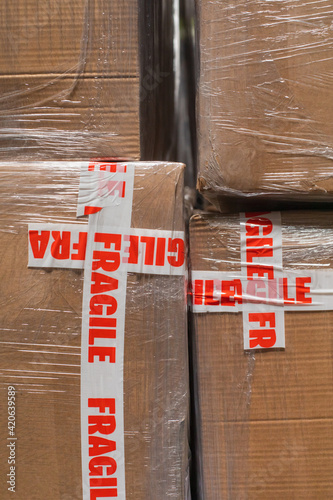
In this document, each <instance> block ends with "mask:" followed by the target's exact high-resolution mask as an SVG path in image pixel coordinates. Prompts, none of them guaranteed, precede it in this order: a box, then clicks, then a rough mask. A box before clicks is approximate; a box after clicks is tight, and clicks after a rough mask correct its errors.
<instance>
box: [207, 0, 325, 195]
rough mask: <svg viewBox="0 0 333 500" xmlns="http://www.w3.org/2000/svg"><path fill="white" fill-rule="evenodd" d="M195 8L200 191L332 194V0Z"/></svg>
mask: <svg viewBox="0 0 333 500" xmlns="http://www.w3.org/2000/svg"><path fill="white" fill-rule="evenodd" d="M197 10H198V15H199V26H198V36H199V39H200V43H199V47H200V49H199V50H200V81H199V93H198V128H199V136H198V142H199V157H200V158H199V181H198V185H199V188H200V189H201V191H202V192H203V193H204V194H206V195H207V196H208V197H209V198H211V199H213V200H214V201H215V203H216V204H218V198H219V197H221V196H222V195H231V196H233V195H236V196H251V195H256V197H257V196H258V195H262V196H265V195H269V196H270V197H272V196H273V197H274V196H276V197H280V198H282V199H286V200H288V199H302V197H303V198H304V200H306V199H309V198H310V199H318V200H320V199H325V198H328V199H332V150H333V129H332V120H331V116H332V105H333V104H332V103H333V96H332V88H333V87H332V71H333V67H332V55H333V44H332V37H331V35H330V26H331V18H332V5H331V2H330V1H329V0H324V1H323V2H317V1H315V2H305V3H304V2H302V1H300V0H295V1H293V2H289V3H286V2H273V3H272V2H265V1H263V0H256V1H254V2H251V3H250V4H249V2H244V1H241V2H235V1H233V0H229V1H227V2H221V1H219V0H214V1H208V0H197Z"/></svg>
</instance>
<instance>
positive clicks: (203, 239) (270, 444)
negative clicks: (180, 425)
mask: <svg viewBox="0 0 333 500" xmlns="http://www.w3.org/2000/svg"><path fill="white" fill-rule="evenodd" d="M266 214H268V212H266ZM254 217H261V218H265V217H269V215H260V216H258V214H256V215H254ZM331 220H332V212H324V211H323V212H320V211H317V212H316V211H308V212H305V211H303V212H302V211H299V212H285V213H281V221H282V223H281V227H280V229H281V234H282V268H283V272H284V273H285V274H284V276H287V277H288V284H287V281H283V283H284V284H286V287H285V286H283V299H284V305H280V307H281V308H282V309H283V308H284V323H285V325H284V328H285V349H273V350H272V349H261V350H258V349H254V350H252V351H249V350H244V345H243V330H244V310H245V309H243V313H242V312H240V311H239V312H236V311H235V312H229V311H230V309H232V308H233V309H236V307H237V306H239V307H244V308H245V305H244V300H243V304H242V303H241V297H240V295H241V293H240V291H239V289H238V293H235V290H236V289H235V288H234V289H232V288H230V280H231V279H232V278H231V277H230V276H231V275H233V276H234V277H235V278H240V276H241V269H242V266H243V263H242V261H241V223H240V217H239V216H237V215H235V216H221V215H216V214H215V215H212V214H210V215H207V214H197V215H195V216H194V217H193V218H192V220H191V221H190V261H191V268H192V282H193V280H194V276H195V273H196V272H199V271H200V272H201V273H202V276H204V277H205V278H204V279H207V280H213V276H215V278H216V279H217V280H218V279H220V280H224V279H227V280H228V282H227V286H229V288H228V291H229V292H230V290H231V291H232V290H233V292H232V293H231V294H228V293H229V292H226V293H225V295H224V297H225V299H224V304H222V302H223V301H222V296H223V295H221V293H220V294H218V293H211V292H210V295H209V296H208V295H207V294H206V295H205V297H206V298H207V301H206V304H218V302H219V300H220V306H221V307H220V306H218V305H216V306H215V307H216V309H217V311H216V312H200V313H194V314H192V322H193V327H194V328H193V332H192V334H193V339H192V343H193V355H194V360H193V365H194V368H193V377H194V381H195V408H196V438H197V450H196V456H197V467H198V471H199V472H198V489H199V492H200V493H199V495H198V498H200V499H205V500H224V499H236V498H244V499H245V498H246V499H248V500H260V499H262V500H266V499H267V498H276V499H281V500H282V499H294V498H307V499H313V500H314V499H317V498H329V497H330V496H331V490H332V473H331V472H332V461H333V406H332V397H333V394H332V387H333V384H332V382H333V378H332V377H333V371H332V359H333V342H332V328H333V290H332V282H333V281H332V280H333V259H332V243H333V231H332V224H331ZM260 227H261V228H265V227H267V226H264V225H261V226H260ZM250 229H251V228H250ZM273 238H275V235H274V236H273ZM273 249H274V251H278V245H275V246H274V245H273ZM262 267H264V266H262ZM275 271H276V272H277V273H278V272H281V266H279V268H278V266H277V267H276V268H275ZM257 272H259V268H258V269H257ZM292 273H295V275H296V276H303V277H305V276H308V275H309V276H312V284H311V285H310V282H311V280H310V281H309V280H307V281H306V283H307V285H306V286H307V287H309V288H311V290H312V285H313V286H314V287H315V286H318V283H319V282H320V280H325V279H327V282H326V287H325V288H323V289H321V290H317V292H313V293H312V292H311V294H310V292H309V289H305V288H300V289H299V290H300V294H299V296H300V297H303V303H302V304H299V305H295V290H296V297H297V288H292V287H289V277H290V276H291V275H292ZM225 276H229V277H228V278H225ZM316 278H318V281H317V282H316ZM249 279H250V278H249ZM253 279H254V278H253ZM303 279H304V278H303ZM206 284H208V282H206ZM209 285H210V286H211V285H212V282H211V281H210V282H209ZM273 285H274V282H272V288H271V289H273ZM214 286H215V285H214ZM257 286H258V288H259V289H260V292H261V293H260V294H258V295H260V296H262V292H263V289H264V287H261V286H259V285H258V282H257ZM193 287H194V284H193ZM222 289H223V287H222ZM193 290H195V288H193ZM226 290H227V288H226ZM304 291H305V294H303V292H304ZM206 293H207V289H206ZM237 294H238V299H237ZM302 294H303V295H302ZM325 295H326V296H327V298H328V299H327V300H328V302H326V303H325V301H324V298H323V297H324V296H325ZM310 296H311V297H312V299H313V303H311V304H310V303H307V304H305V302H309V301H308V298H309V297H310ZM304 297H306V299H304ZM196 298H197V299H198V302H199V303H200V302H201V298H200V296H197V297H196V296H195V294H194V295H193V297H192V307H193V308H194V306H193V304H195V303H196ZM243 299H244V288H243ZM230 300H231V302H232V301H234V302H233V304H232V303H231V302H230ZM251 300H252V303H251ZM256 302H257V305H256ZM228 303H229V305H231V306H233V307H229V310H228V312H223V311H222V309H223V307H222V306H226V305H227V304H228ZM263 303H264V299H261V302H260V300H259V309H258V298H257V299H254V297H250V311H251V310H252V311H253V312H258V311H260V308H261V307H263V306H262V304H263ZM268 303H269V304H271V305H272V304H273V303H274V301H273V300H271V301H270V302H268ZM316 303H317V305H315V304H316ZM321 303H322V304H321ZM318 304H319V305H318ZM292 307H293V309H292ZM288 308H289V309H288ZM227 309H228V308H227ZM263 311H265V309H263ZM242 316H243V318H242Z"/></svg>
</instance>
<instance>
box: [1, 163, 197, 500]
mask: <svg viewBox="0 0 333 500" xmlns="http://www.w3.org/2000/svg"><path fill="white" fill-rule="evenodd" d="M87 165H88V162H87V163H85V162H81V163H80V162H52V163H50V162H49V163H48V162H34V163H1V164H0V179H1V188H0V189H1V201H0V206H1V210H0V211H1V215H0V217H1V219H0V248H1V255H2V259H1V267H0V286H1V304H2V306H1V308H2V313H1V340H0V342H1V354H0V376H1V380H0V382H1V383H0V398H1V403H0V404H1V408H2V411H1V417H0V428H1V433H0V457H1V464H2V469H3V473H2V474H1V483H0V490H1V492H2V493H1V498H3V499H7V498H8V499H9V498H11V497H12V495H13V493H12V491H8V488H9V487H10V486H11V484H10V474H12V470H10V466H11V464H10V463H9V459H11V458H13V459H14V462H12V464H14V467H15V473H14V483H15V487H14V489H15V495H14V496H15V498H17V500H26V499H29V500H39V499H40V500H45V499H46V498H47V499H48V500H76V499H78V500H81V499H82V498H83V493H82V482H83V483H85V484H86V485H87V484H88V482H89V475H88V473H87V477H82V468H81V459H82V456H83V455H84V454H85V452H86V453H87V450H84V449H83V448H82V445H81V431H80V427H81V425H82V429H84V426H85V422H84V421H82V422H81V415H80V397H81V400H83V401H84V394H85V389H86V388H85V387H82V388H81V390H80V379H81V378H82V375H84V374H83V373H81V374H80V365H81V366H84V365H82V361H81V318H82V288H83V274H84V271H83V270H82V269H77V268H76V269H74V268H72V269H59V268H58V269H56V268H51V267H49V268H44V267H43V268H42V267H39V268H38V267H31V268H28V266H27V264H28V241H29V240H28V224H36V223H39V224H42V225H45V228H47V224H49V223H53V224H56V225H59V224H63V225H64V227H63V230H64V228H65V227H67V226H65V225H66V224H68V223H71V224H73V223H76V225H77V226H78V227H79V229H80V228H82V231H84V230H85V231H86V230H87V227H90V226H87V224H86V222H87V220H86V218H81V219H76V206H77V201H78V191H79V173H80V167H81V168H83V166H86V167H87ZM89 217H91V216H89ZM130 222H131V228H132V229H131V230H133V231H134V230H136V229H135V228H144V229H145V230H146V231H148V230H150V231H152V230H154V231H155V230H158V231H160V232H161V231H178V232H182V231H184V217H183V165H181V164H175V163H173V164H172V163H140V162H138V163H136V164H135V174H134V189H133V202H132V212H131V221H130ZM89 224H90V222H89ZM39 234H41V233H39ZM29 238H30V233H29ZM40 241H42V240H40ZM88 241H89V239H88ZM41 248H42V244H41V243H40V246H39V249H41ZM54 248H55V250H58V251H59V252H60V253H61V251H60V249H59V247H54ZM71 248H74V249H75V248H76V249H77V248H78V246H77V244H76V247H75V245H74V246H73V245H72V247H71ZM73 253H76V252H73ZM119 307H120V306H119ZM124 317H125V328H124V358H123V401H124V404H123V411H124V436H123V439H124V457H119V456H118V460H119V464H118V469H117V473H116V474H120V463H121V461H122V460H123V461H124V471H125V484H126V497H125V496H120V497H119V498H126V499H133V500H134V499H135V500H139V499H142V500H147V499H151V500H155V499H156V498H172V499H175V500H176V499H177V500H181V499H185V498H188V497H187V496H186V495H187V485H188V470H187V468H188V363H187V334H186V294H185V276H184V275H180V274H179V275H157V274H156V275H154V274H153V273H150V274H142V273H141V274H137V273H132V272H128V274H127V289H126V309H125V313H124ZM89 383H90V381H88V382H87V381H86V382H84V384H87V385H89ZM108 384H111V385H110V387H109V385H108ZM103 385H105V392H106V393H107V390H108V388H112V381H110V382H109V381H107V380H106V381H103ZM9 388H10V389H9ZM97 389H98V388H97ZM120 389H121V386H120ZM82 391H83V392H82ZM12 392H14V393H15V396H14V398H12ZM88 392H89V391H88ZM9 401H14V403H15V404H14V405H13V404H12V403H9ZM81 404H82V401H81ZM13 406H15V411H14V418H12V417H11V418H9V416H10V415H12V414H13V410H12V407H13ZM7 407H8V408H9V410H8V413H7ZM105 413H107V412H105ZM13 420H14V423H15V426H13ZM120 424H121V422H120V420H119V421H117V425H119V426H120ZM82 429H81V430H82ZM104 437H108V438H110V437H109V436H104ZM8 443H15V445H14V446H13V450H10V448H9V447H8V446H7V445H8ZM117 449H118V448H117ZM111 455H112V453H111ZM103 456H104V455H103ZM112 456H114V455H112ZM115 456H116V455H115ZM102 469H103V470H105V468H104V467H102ZM7 474H8V475H7ZM7 481H9V482H8V483H7ZM119 482H120V481H119V476H118V485H119ZM113 486H115V485H114V484H113ZM89 498H90V497H89Z"/></svg>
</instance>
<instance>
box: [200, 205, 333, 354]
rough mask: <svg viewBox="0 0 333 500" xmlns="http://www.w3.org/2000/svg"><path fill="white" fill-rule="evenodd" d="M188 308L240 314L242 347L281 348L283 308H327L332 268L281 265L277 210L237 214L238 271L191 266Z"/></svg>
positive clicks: (331, 304) (332, 296)
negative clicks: (238, 240)
mask: <svg viewBox="0 0 333 500" xmlns="http://www.w3.org/2000/svg"><path fill="white" fill-rule="evenodd" d="M191 281H192V311H193V312H194V313H211V312H218V313H223V312H228V313H242V314H243V333H244V349H246V350H249V349H250V350H251V349H271V348H284V347H285V330H284V312H285V311H322V310H333V288H332V283H333V270H332V269H325V270H324V269H318V270H314V269H302V270H285V271H284V270H283V269H282V231H281V217H280V213H278V212H275V213H274V212H271V213H269V212H265V213H255V214H252V213H251V214H241V270H240V271H239V272H238V273H237V272H219V271H195V270H194V271H192V274H191Z"/></svg>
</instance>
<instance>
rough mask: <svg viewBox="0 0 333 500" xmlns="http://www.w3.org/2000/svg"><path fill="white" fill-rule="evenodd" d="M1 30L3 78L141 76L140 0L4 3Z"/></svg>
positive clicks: (0, 66) (0, 58)
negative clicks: (65, 75)
mask: <svg viewBox="0 0 333 500" xmlns="http://www.w3.org/2000/svg"><path fill="white" fill-rule="evenodd" d="M0 26H1V29H0V68H1V69H0V73H1V75H6V76H8V75H25V74H30V75H37V74H46V75H47V74H50V73H64V74H71V75H78V74H79V73H80V70H81V71H84V72H85V74H87V75H89V74H97V75H104V76H108V77H111V76H117V77H121V76H129V75H131V76H138V65H139V62H138V43H139V42H138V5H137V1H136V0H128V1H126V2H125V1H124V0H117V1H116V2H109V1H107V0H99V1H98V2H86V1H85V0H72V1H70V0H48V1H37V0H18V1H16V2H15V3H13V2H9V1H7V0H5V1H4V2H1V5H0ZM83 66H84V67H83Z"/></svg>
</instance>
